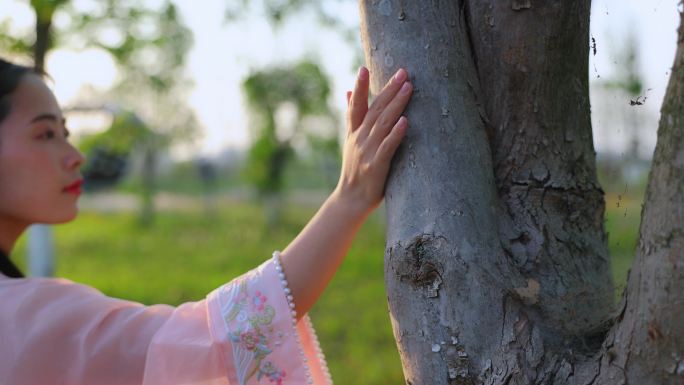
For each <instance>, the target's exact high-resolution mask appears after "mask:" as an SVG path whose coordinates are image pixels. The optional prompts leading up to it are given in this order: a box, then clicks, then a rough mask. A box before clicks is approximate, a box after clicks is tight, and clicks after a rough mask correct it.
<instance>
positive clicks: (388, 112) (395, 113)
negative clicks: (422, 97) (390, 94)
mask: <svg viewBox="0 0 684 385" xmlns="http://www.w3.org/2000/svg"><path fill="white" fill-rule="evenodd" d="M412 92H413V85H412V84H411V83H410V82H405V83H404V84H403V85H402V86H401V88H400V89H399V92H397V94H396V95H395V96H394V98H393V99H392V100H390V102H389V104H387V106H386V107H385V109H384V110H383V111H382V113H380V116H379V117H378V119H377V120H376V121H375V124H374V125H373V128H371V132H370V133H369V134H368V139H369V140H370V141H371V142H373V143H374V144H375V145H379V144H380V143H381V142H382V141H383V139H385V137H386V136H387V134H388V133H389V132H390V130H392V127H394V126H395V124H396V123H397V119H399V116H401V113H402V112H404V109H406V105H407V104H408V102H409V99H411V93H412Z"/></svg>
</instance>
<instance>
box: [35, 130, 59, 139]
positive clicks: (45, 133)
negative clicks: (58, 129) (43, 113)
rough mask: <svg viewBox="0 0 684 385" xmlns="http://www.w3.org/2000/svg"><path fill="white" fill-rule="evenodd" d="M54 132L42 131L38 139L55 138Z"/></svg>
mask: <svg viewBox="0 0 684 385" xmlns="http://www.w3.org/2000/svg"><path fill="white" fill-rule="evenodd" d="M55 136H56V135H55V130H53V129H48V130H45V131H43V133H42V134H40V135H39V136H38V138H39V139H54V138H55Z"/></svg>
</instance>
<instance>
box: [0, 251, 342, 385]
mask: <svg viewBox="0 0 684 385" xmlns="http://www.w3.org/2000/svg"><path fill="white" fill-rule="evenodd" d="M276 265H277V263H276V262H275V261H274V260H269V261H268V262H266V263H264V264H263V265H261V266H260V267H259V268H257V269H255V270H253V271H250V272H248V273H247V274H245V275H243V276H241V277H239V278H237V279H236V280H234V281H232V282H230V283H228V284H226V285H224V286H222V287H220V288H219V289H217V290H215V291H214V292H212V293H211V294H210V295H209V296H208V297H207V299H205V300H202V301H199V302H191V303H185V304H182V305H180V306H179V307H177V308H173V307H171V306H166V305H154V306H143V305H141V304H138V303H134V302H129V301H124V300H119V299H114V298H110V297H106V296H104V295H103V294H101V293H100V292H98V291H97V290H95V289H92V288H90V287H87V286H83V285H78V284H74V283H72V282H70V281H67V280H62V279H44V278H29V279H3V278H0V298H2V302H0V341H1V342H0V383H1V384H13V385H14V384H16V385H22V384H27V385H28V384H48V383H49V384H103V385H105V384H122V385H123V384H126V385H129V384H143V385H161V384H164V385H173V384H196V385H200V384H201V385H210V384H211V385H219V384H221V385H237V384H245V385H247V384H269V385H270V384H287V385H290V384H292V385H294V384H306V383H307V382H308V380H309V379H311V380H312V382H308V383H313V384H328V383H331V382H330V380H329V375H327V369H326V366H325V362H324V360H323V358H322V355H320V351H319V349H318V343H317V341H316V337H315V335H314V333H313V329H312V328H311V326H310V323H309V321H308V317H306V316H305V317H303V318H302V321H300V322H298V323H297V324H296V327H293V321H292V319H293V318H292V315H291V311H290V307H289V306H290V305H289V303H288V299H287V296H286V294H285V292H284V291H283V287H282V285H281V280H280V279H279V278H280V277H279V276H278V272H277V271H276V269H275V267H276Z"/></svg>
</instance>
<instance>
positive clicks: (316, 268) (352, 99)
mask: <svg viewBox="0 0 684 385" xmlns="http://www.w3.org/2000/svg"><path fill="white" fill-rule="evenodd" d="M368 85H369V73H368V70H367V69H366V68H364V67H362V68H361V69H360V70H359V74H358V77H357V80H356V86H355V88H354V91H353V92H348V93H347V102H348V109H347V135H346V138H345V143H344V151H343V155H342V172H341V175H340V180H339V182H338V184H337V187H336V188H335V190H334V191H333V193H332V194H331V195H330V197H329V198H328V199H327V200H326V201H325V203H323V206H322V207H321V208H320V210H318V212H317V213H316V215H315V216H314V217H313V219H311V221H310V222H309V223H308V224H307V225H306V227H304V230H302V232H301V233H299V235H298V236H297V237H296V238H295V239H294V240H293V241H292V243H290V244H289V245H288V246H287V248H285V250H283V252H282V253H281V260H282V264H283V270H284V271H285V274H286V276H287V279H288V281H289V285H290V289H291V290H292V295H293V296H294V302H295V303H296V304H297V317H301V316H302V315H304V314H306V313H307V312H308V311H309V309H310V308H311V306H313V304H314V303H315V302H316V300H317V299H318V297H319V295H320V294H321V293H322V292H323V290H324V289H325V287H326V286H327V285H328V282H330V279H332V277H333V275H334V274H335V271H337V268H338V267H339V265H340V263H342V260H343V259H344V256H345V255H346V254H347V251H348V250H349V247H350V246H351V243H352V240H353V239H354V236H355V235H356V232H357V231H358V229H359V228H360V227H361V225H362V224H363V222H364V221H365V219H366V217H367V216H368V215H369V214H370V213H371V212H372V211H373V210H374V209H375V208H376V207H377V206H378V205H379V204H380V202H381V201H382V199H383V196H384V189H385V181H386V179H387V174H388V172H389V167H390V161H391V160H392V157H393V156H394V152H395V151H396V149H397V147H398V146H399V143H401V140H402V138H403V137H404V135H405V133H406V128H407V125H408V122H407V120H406V118H405V117H403V116H401V113H402V112H403V111H404V108H405V107H406V104H407V103H408V101H409V98H410V97H411V92H412V91H413V87H412V85H411V83H410V82H409V81H408V73H407V72H406V71H405V70H403V69H400V70H399V71H397V73H396V74H395V75H394V77H392V79H391V80H390V81H389V82H388V83H387V85H385V88H384V89H383V90H382V92H381V93H380V94H379V95H378V96H377V98H376V99H375V100H374V101H373V103H372V104H371V106H370V107H368Z"/></svg>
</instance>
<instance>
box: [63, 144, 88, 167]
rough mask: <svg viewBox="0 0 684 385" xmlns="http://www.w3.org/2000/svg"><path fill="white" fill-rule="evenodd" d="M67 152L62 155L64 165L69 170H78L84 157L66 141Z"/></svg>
mask: <svg viewBox="0 0 684 385" xmlns="http://www.w3.org/2000/svg"><path fill="white" fill-rule="evenodd" d="M67 146H68V152H67V154H66V156H65V157H64V167H65V168H66V169H67V170H69V171H71V170H78V169H79V168H81V166H82V165H83V163H84V162H85V157H84V156H83V154H81V152H80V151H78V150H77V149H76V148H75V147H74V146H72V145H71V143H67Z"/></svg>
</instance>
